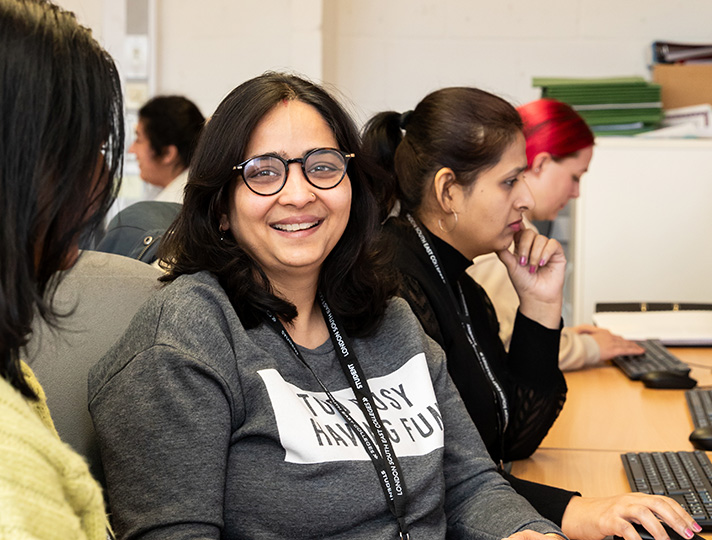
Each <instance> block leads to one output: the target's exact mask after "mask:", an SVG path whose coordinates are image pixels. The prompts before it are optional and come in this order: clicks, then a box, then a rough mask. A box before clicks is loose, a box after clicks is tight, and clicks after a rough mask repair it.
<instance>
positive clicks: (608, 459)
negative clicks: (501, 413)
mask: <svg viewBox="0 0 712 540" xmlns="http://www.w3.org/2000/svg"><path fill="white" fill-rule="evenodd" d="M620 454H621V452H613V451H606V450H555V449H549V448H540V449H539V450H537V451H536V453H535V454H534V455H533V456H532V457H530V458H529V459H525V460H522V461H516V462H514V464H513V466H512V474H514V475H515V476H517V477H518V478H525V479H526V480H532V481H534V482H539V483H541V484H547V485H551V486H556V487H560V488H563V489H568V490H570V491H578V492H580V493H581V494H582V495H585V496H587V497H607V496H611V495H620V494H621V493H628V492H629V491H630V487H629V486H628V480H627V479H626V476H625V471H624V470H623V465H622V464H621V458H620Z"/></svg>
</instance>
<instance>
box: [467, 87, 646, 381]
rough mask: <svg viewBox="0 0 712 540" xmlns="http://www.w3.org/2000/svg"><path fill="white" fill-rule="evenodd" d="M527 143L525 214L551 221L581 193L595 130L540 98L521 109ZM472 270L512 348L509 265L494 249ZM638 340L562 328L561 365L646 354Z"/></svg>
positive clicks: (585, 327)
mask: <svg viewBox="0 0 712 540" xmlns="http://www.w3.org/2000/svg"><path fill="white" fill-rule="evenodd" d="M517 111H518V112H519V114H520V116H521V117H522V121H523V124H524V137H525V138H526V141H527V149H526V151H527V171H526V180H525V181H526V183H527V185H528V186H529V189H530V190H531V192H532V195H533V197H534V201H535V203H536V204H535V205H534V207H533V208H530V209H529V210H528V211H527V212H525V214H524V224H525V226H526V227H527V228H530V229H533V230H536V229H535V228H534V226H533V225H532V224H531V221H530V220H534V221H552V220H554V219H556V216H557V214H558V213H559V212H560V211H561V210H562V209H563V208H564V206H566V203H568V202H569V201H570V200H571V199H576V198H578V196H579V182H580V181H581V177H582V176H583V174H584V173H585V172H586V171H587V170H588V165H589V163H590V161H591V156H592V155H593V133H592V132H591V129H590V128H589V127H588V125H586V122H585V121H584V120H583V118H581V116H579V115H578V114H577V113H576V111H574V110H573V109H572V108H571V107H569V106H568V105H566V104H565V103H561V102H560V101H556V100H553V99H539V100H537V101H532V102H531V103H528V104H526V105H523V106H521V107H519V108H518V109H517ZM468 272H469V274H470V275H471V276H472V277H473V278H474V279H475V281H477V283H479V284H480V285H481V286H482V287H483V288H484V289H485V291H487V294H488V295H489V297H490V299H491V300H492V304H493V305H494V309H495V311H496V313H497V319H498V320H499V336H500V338H501V339H502V341H503V342H504V344H505V347H509V344H510V340H511V338H512V331H513V327H514V320H515V318H516V314H517V308H518V307H519V297H518V295H517V292H516V290H515V289H514V287H513V286H512V282H511V281H510V279H509V276H508V273H507V269H506V267H505V266H504V265H503V264H502V263H501V262H500V260H499V258H498V257H497V255H495V254H494V253H491V254H488V255H483V256H481V257H477V258H476V259H475V261H474V266H472V267H470V268H469V270H468ZM643 352H644V351H643V349H642V348H641V347H640V346H639V345H638V344H636V343H634V342H632V341H628V340H626V339H623V338H622V337H620V336H617V335H615V334H612V333H611V332H609V331H608V330H605V329H603V328H598V327H596V326H593V325H590V324H582V325H579V326H573V327H564V329H563V330H562V332H561V345H560V348H559V367H560V368H561V369H563V370H573V369H581V368H584V367H587V366H592V365H596V364H600V363H601V362H603V361H605V360H610V359H611V358H614V357H616V356H618V355H621V354H642V353H643Z"/></svg>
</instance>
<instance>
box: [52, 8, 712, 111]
mask: <svg viewBox="0 0 712 540" xmlns="http://www.w3.org/2000/svg"><path fill="white" fill-rule="evenodd" d="M58 1H59V3H60V4H62V5H64V6H66V7H68V8H70V9H74V10H75V11H77V14H78V16H79V18H80V20H82V21H84V22H85V23H86V24H87V25H88V26H90V27H92V28H94V29H95V32H96V34H97V36H98V37H99V38H101V36H102V35H103V34H104V29H103V28H101V27H102V24H103V25H110V24H112V22H111V20H109V21H105V22H104V19H105V18H106V17H103V16H102V13H103V12H104V11H106V10H107V9H109V8H108V7H106V6H112V5H114V4H115V3H116V2H117V1H119V0H58ZM155 2H156V13H157V36H156V40H157V41H156V45H157V73H156V75H157V79H156V91H157V92H158V93H168V92H178V93H183V94H185V95H187V96H189V97H190V98H191V99H193V100H194V101H195V102H196V103H198V105H199V106H200V107H201V109H203V111H204V113H206V114H209V113H211V112H212V111H213V110H214V108H215V107H216V106H217V104H218V102H219V101H220V99H221V98H222V97H223V96H224V95H225V94H226V93H227V92H228V91H229V90H231V89H232V88H234V87H235V86H236V85H237V84H239V83H240V82H241V81H243V80H245V79H247V78H249V77H252V76H254V75H257V74H259V73H262V72H263V71H265V70H268V69H292V70H296V71H298V72H301V73H305V74H306V75H308V76H310V77H312V78H313V79H315V80H322V79H325V80H326V81H328V82H330V83H333V84H334V85H335V86H336V87H337V88H339V89H340V90H341V92H342V93H343V94H344V95H345V96H346V97H347V98H348V99H349V100H350V101H351V102H353V104H354V106H355V107H356V108H357V115H358V116H359V117H360V118H361V119H364V118H365V117H367V116H368V115H370V114H372V113H373V112H376V111H379V110H383V109H397V110H405V109H409V108H412V107H413V106H414V105H415V104H416V103H417V101H418V100H419V99H420V98H422V97H423V96H424V95H425V94H426V93H427V92H429V91H431V90H434V89H436V88H438V87H441V86H446V85H462V84H464V85H476V86H480V87H482V88H485V89H488V90H490V91H493V92H495V93H498V94H500V95H502V96H504V97H507V98H509V99H510V100H512V101H514V102H515V103H523V102H526V101H529V100H531V99H535V98H536V97H538V91H537V90H536V89H533V88H531V78H532V76H572V77H573V76H615V75H642V76H648V71H647V62H648V51H649V47H650V43H651V42H652V41H653V40H655V39H668V40H681V41H689V42H694V41H704V42H709V41H712V30H710V24H709V21H711V20H712V2H710V1H708V0H674V1H673V0H539V1H538V2H531V1H530V0H498V1H491V0H488V1H485V0H260V1H259V2H255V1H254V0H250V1H247V0H204V1H202V2H195V0H155ZM112 52H113V51H112Z"/></svg>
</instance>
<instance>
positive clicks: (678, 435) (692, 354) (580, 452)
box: [512, 348, 712, 536]
mask: <svg viewBox="0 0 712 540" xmlns="http://www.w3.org/2000/svg"><path fill="white" fill-rule="evenodd" d="M672 352H673V353H674V354H676V355H677V356H678V357H679V358H680V359H682V360H683V361H685V362H688V363H689V364H690V366H691V367H692V373H691V376H692V377H694V378H695V379H697V380H698V385H700V386H704V385H712V349H709V348H705V349H692V348H689V349H682V348H681V349H672ZM707 366H709V367H707ZM566 382H567V383H568V385H569V392H568V397H567V399H566V404H565V405H564V409H563V411H562V413H561V416H560V417H559V418H558V419H557V420H556V423H555V424H554V426H553V427H552V428H551V431H550V432H549V434H548V435H547V437H546V438H545V439H544V441H543V443H542V445H541V447H540V448H539V450H537V451H536V453H535V454H534V455H533V456H532V457H531V458H529V459H525V460H522V461H517V462H515V463H514V464H513V467H512V473H513V474H514V475H515V476H518V477H520V478H524V479H527V480H533V481H535V482H541V483H544V484H549V485H553V486H558V487H561V488H565V489H570V490H573V491H579V492H581V493H582V494H583V495H586V496H591V497H597V496H608V495H616V494H621V493H626V492H629V491H630V487H629V486H628V481H627V479H626V476H625V472H624V470H623V465H622V464H621V459H620V454H621V453H625V452H629V451H637V452H643V451H657V450H660V451H665V450H672V451H675V450H693V447H692V445H691V444H690V442H689V441H688V437H689V435H690V432H691V431H692V429H693V425H692V420H691V419H690V415H689V413H688V411H687V405H686V402H685V395H684V392H685V391H684V390H653V389H648V388H645V387H644V386H643V384H642V383H640V382H634V381H631V380H629V379H628V378H627V377H626V376H625V375H623V373H622V372H621V371H620V370H619V369H618V368H616V367H613V366H609V367H603V368H595V369H591V370H587V371H577V372H571V373H567V374H566ZM706 536H707V535H706Z"/></svg>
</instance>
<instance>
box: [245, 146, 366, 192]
mask: <svg viewBox="0 0 712 540" xmlns="http://www.w3.org/2000/svg"><path fill="white" fill-rule="evenodd" d="M355 155H356V154H347V153H346V152H342V151H341V150H336V149H335V148H315V149H314V150H310V151H309V152H307V153H306V154H304V157H300V158H293V159H284V158H283V157H281V156H278V155H276V154H265V155H262V156H256V157H253V158H250V159H248V160H246V161H243V162H242V163H240V164H238V165H235V166H234V167H233V170H235V171H239V172H240V175H241V176H242V179H243V180H244V181H245V184H246V185H247V187H248V188H250V190H252V191H253V192H255V193H257V195H265V196H267V195H274V194H275V193H279V191H280V190H281V189H282V188H283V187H284V185H285V184H286V183H287V176H288V175H289V165H290V164H291V163H299V164H300V165H301V166H302V172H303V173H304V177H305V178H306V179H307V182H309V183H310V184H311V185H312V186H314V187H315V188H318V189H332V188H335V187H336V186H338V185H339V183H340V182H341V181H342V180H343V179H344V176H346V167H347V165H348V162H349V159H351V158H352V157H355Z"/></svg>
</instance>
